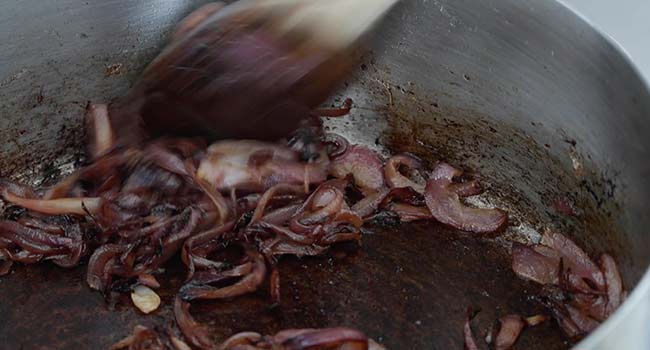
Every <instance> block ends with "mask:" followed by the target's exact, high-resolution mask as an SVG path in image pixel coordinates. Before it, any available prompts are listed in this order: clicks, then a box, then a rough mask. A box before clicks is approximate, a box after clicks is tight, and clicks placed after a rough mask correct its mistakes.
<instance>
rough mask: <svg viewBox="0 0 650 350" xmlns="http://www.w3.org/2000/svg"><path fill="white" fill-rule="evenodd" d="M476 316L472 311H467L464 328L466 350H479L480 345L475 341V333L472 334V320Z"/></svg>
mask: <svg viewBox="0 0 650 350" xmlns="http://www.w3.org/2000/svg"><path fill="white" fill-rule="evenodd" d="M474 316H476V314H475V313H473V312H472V311H471V310H468V311H467V318H466V319H465V324H464V326H463V336H464V340H465V341H464V345H463V348H464V349H465V350H478V345H477V344H476V340H475V339H474V333H473V332H472V323H471V322H472V319H473V318H474Z"/></svg>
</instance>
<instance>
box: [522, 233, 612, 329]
mask: <svg viewBox="0 0 650 350" xmlns="http://www.w3.org/2000/svg"><path fill="white" fill-rule="evenodd" d="M512 254H513V262H512V268H513V271H514V272H515V273H516V274H517V275H518V276H519V277H521V278H524V279H530V280H533V281H535V282H537V283H540V284H543V285H545V286H546V287H545V288H547V291H550V292H548V293H547V294H548V295H547V297H546V299H548V301H547V302H546V304H547V306H548V307H549V309H550V311H551V313H552V314H553V317H554V318H555V319H556V320H557V322H558V324H559V325H560V328H561V329H562V330H563V331H564V333H565V334H566V335H567V336H568V337H569V338H571V339H572V340H578V339H579V338H581V337H582V336H584V335H585V334H588V333H589V332H591V331H592V330H594V329H595V328H596V327H598V325H599V324H600V322H602V321H604V320H605V319H606V318H607V317H609V316H610V315H611V314H612V313H613V312H614V311H615V310H616V308H617V307H618V306H619V305H620V304H621V302H622V295H623V293H624V292H623V285H622V281H621V277H620V274H619V272H618V267H617V266H616V262H615V261H614V259H613V258H612V257H611V256H609V255H607V254H603V255H601V257H600V260H599V264H598V265H596V263H594V262H593V260H591V258H589V256H588V255H587V254H586V253H585V252H584V251H583V250H582V249H581V248H580V247H578V246H577V245H576V244H575V243H574V242H573V241H572V240H570V239H569V238H567V237H565V236H564V235H562V234H560V233H553V232H546V233H544V235H542V239H541V241H540V244H537V245H532V246H526V245H523V244H519V243H514V244H513V247H512Z"/></svg>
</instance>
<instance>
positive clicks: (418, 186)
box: [384, 154, 424, 193]
mask: <svg viewBox="0 0 650 350" xmlns="http://www.w3.org/2000/svg"><path fill="white" fill-rule="evenodd" d="M402 168H406V169H405V171H407V172H409V171H415V170H420V169H421V168H422V162H421V161H420V160H419V159H417V158H415V157H413V156H411V155H408V154H401V155H396V156H393V157H391V158H390V159H388V161H387V162H386V166H385V167H384V171H385V174H386V182H387V183H388V186H390V187H391V188H404V187H410V188H412V189H413V190H415V191H416V192H418V193H424V183H417V182H415V181H414V180H411V179H409V178H408V177H406V176H405V175H403V174H402Z"/></svg>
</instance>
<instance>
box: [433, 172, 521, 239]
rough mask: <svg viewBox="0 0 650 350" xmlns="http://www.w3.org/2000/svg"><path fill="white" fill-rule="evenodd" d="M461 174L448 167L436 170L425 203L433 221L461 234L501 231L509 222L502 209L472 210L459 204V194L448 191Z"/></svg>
mask: <svg viewBox="0 0 650 350" xmlns="http://www.w3.org/2000/svg"><path fill="white" fill-rule="evenodd" d="M461 174H462V172H461V171H460V170H457V169H455V168H453V167H451V166H450V165H448V164H445V163H440V164H438V165H437V166H436V168H435V169H434V171H433V174H432V176H431V178H430V179H429V181H428V182H427V186H426V188H425V194H424V197H425V201H426V203H427V207H428V208H429V210H430V211H431V214H432V215H433V217H434V218H435V219H436V220H438V221H440V222H441V223H443V224H446V225H449V226H452V227H454V228H457V229H459V230H463V231H468V232H476V233H492V232H496V231H499V230H501V229H502V228H503V227H504V226H505V224H506V222H507V219H508V215H507V214H506V212H504V211H502V210H500V209H482V208H481V209H479V208H470V207H467V206H465V205H464V204H462V203H461V202H460V199H459V196H458V194H456V193H455V192H453V191H452V190H450V189H449V186H450V185H451V184H452V180H453V178H454V177H455V176H460V175H461Z"/></svg>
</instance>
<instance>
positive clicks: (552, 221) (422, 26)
mask: <svg viewBox="0 0 650 350" xmlns="http://www.w3.org/2000/svg"><path fill="white" fill-rule="evenodd" d="M202 3H203V1H190V0H174V1H172V0H158V1H153V0H138V1H135V0H111V1H106V0H102V1H100V0H57V1H47V2H42V1H36V0H20V1H4V2H2V3H0V130H1V131H2V135H3V137H2V140H3V142H0V152H1V154H2V157H1V158H0V175H1V176H3V177H5V176H10V177H13V178H18V179H20V180H23V181H27V182H31V183H32V184H35V185H39V184H41V183H47V182H48V181H50V182H51V181H54V180H55V179H56V178H57V177H59V176H60V175H61V174H62V173H66V172H69V171H70V170H71V169H72V168H73V167H74V166H75V165H76V164H78V162H79V159H80V158H81V155H82V151H81V150H82V147H81V145H82V144H83V128H82V118H83V116H82V115H83V109H84V107H85V105H86V102H87V101H110V100H111V99H113V98H115V97H117V96H120V95H122V94H123V93H124V92H125V91H126V89H128V87H129V86H130V85H131V84H132V83H133V81H134V80H135V79H137V77H138V75H139V73H140V72H141V69H142V68H143V66H144V65H145V64H146V63H147V62H148V61H149V60H150V59H151V58H152V57H153V56H154V55H155V53H157V52H158V51H159V49H160V47H161V45H162V44H163V43H164V42H165V39H166V37H167V34H168V33H169V31H170V30H171V28H172V26H173V24H174V23H175V22H176V21H178V20H179V19H180V18H182V17H183V16H184V15H185V14H187V13H188V12H189V11H190V10H191V9H193V8H196V7H198V6H199V5H200V4H202ZM378 33H379V34H377V36H376V37H375V38H374V45H373V47H374V50H373V51H372V52H371V53H369V54H368V55H367V56H366V57H365V60H364V62H363V65H362V66H361V67H360V69H359V73H358V74H356V75H355V76H352V77H350V79H349V81H348V82H347V83H346V84H345V87H343V88H342V90H341V91H340V92H339V93H338V95H337V96H336V98H343V97H351V98H353V100H354V101H355V108H354V109H353V111H352V115H351V116H350V117H349V118H347V119H340V120H333V121H331V122H330V124H329V125H330V127H331V128H332V129H334V130H335V131H336V132H339V133H342V134H344V135H346V136H348V137H349V138H351V139H352V140H354V141H356V142H360V143H365V144H368V145H371V146H373V147H376V148H378V149H380V150H383V151H392V152H398V151H410V152H414V153H416V154H418V155H420V156H423V157H424V158H425V159H427V160H435V159H446V160H448V161H450V162H453V163H454V164H458V165H461V166H463V167H464V168H465V169H467V170H470V171H472V172H475V173H477V174H480V176H481V178H482V179H485V182H487V183H489V184H490V185H491V186H490V188H489V190H488V192H487V193H486V194H485V195H484V196H483V197H481V199H480V200H482V201H485V202H488V203H492V204H497V205H499V206H502V207H506V208H508V209H509V210H510V211H511V212H512V213H513V218H514V220H513V221H514V223H513V225H512V226H511V227H509V229H508V230H507V232H506V234H505V235H504V236H502V237H500V238H496V239H477V238H474V237H468V236H466V235H458V234H457V233H454V232H448V231H445V230H444V229H443V228H441V227H439V226H435V225H434V226H418V227H411V228H409V229H408V230H404V229H401V230H397V231H390V230H389V229H385V228H376V229H373V230H371V231H373V232H374V233H375V234H374V235H372V234H369V235H367V238H365V239H364V241H365V242H366V243H365V245H364V247H362V248H361V249H360V250H359V251H355V252H346V251H344V252H342V253H339V254H338V255H335V256H333V257H332V259H333V261H334V262H333V263H331V264H330V262H329V260H327V259H325V260H316V261H309V262H304V261H297V260H289V261H287V262H286V267H285V268H286V269H287V270H290V272H289V273H287V274H286V275H289V276H295V277H291V278H288V279H289V280H288V281H286V282H283V283H285V284H287V286H283V287H284V289H285V290H288V291H289V292H287V295H288V296H285V298H284V300H286V305H284V304H283V306H282V308H281V309H282V310H281V311H278V310H269V309H267V308H266V307H265V304H264V301H263V300H264V299H263V298H262V297H259V296H251V297H250V298H245V300H243V301H238V302H237V303H235V304H234V305H230V306H228V305H217V306H214V305H206V306H205V309H206V311H205V316H204V318H205V320H208V319H209V320H212V327H213V328H214V330H215V334H224V335H227V334H228V333H229V332H232V331H240V330H245V329H247V327H255V328H256V330H261V331H264V330H268V331H273V330H277V329H278V328H281V327H318V326H327V325H332V324H337V323H345V324H347V325H351V326H357V327H359V328H361V329H363V330H365V331H367V332H368V333H369V334H370V335H371V336H373V337H375V338H378V339H379V340H380V341H384V342H385V343H386V344H388V345H389V346H390V348H394V349H398V348H405V349H406V348H439V349H447V348H452V347H455V348H460V346H462V337H461V334H460V329H461V321H462V318H463V315H462V310H463V309H464V308H465V307H466V306H468V305H467V304H469V303H473V304H475V305H476V304H478V305H477V306H481V307H482V308H483V310H484V311H483V313H482V314H483V315H484V317H483V319H484V320H485V321H483V322H484V325H487V324H488V323H489V321H488V320H489V319H490V317H492V319H494V317H496V316H498V315H503V314H504V313H506V312H509V311H516V312H527V311H528V310H531V311H534V310H535V307H536V306H535V304H534V303H533V302H531V301H530V300H527V299H526V295H527V294H526V293H532V290H531V288H533V287H532V286H531V285H530V284H526V283H524V282H522V281H518V280H516V278H515V277H514V275H512V273H511V272H510V271H509V269H508V261H507V258H506V257H507V248H508V241H509V240H512V239H514V240H524V241H530V240H535V239H536V238H538V237H539V232H541V231H543V230H544V229H546V228H554V229H558V230H561V231H562V232H564V233H566V234H568V235H570V236H571V237H573V238H574V239H575V240H576V241H577V242H579V244H581V245H582V246H584V247H585V248H586V249H587V250H588V251H589V252H590V253H592V254H596V253H599V252H609V253H611V254H613V255H614V256H615V257H616V258H617V260H618V262H619V265H620V268H621V270H622V274H623V278H624V282H625V284H626V286H627V288H628V289H629V290H631V294H630V296H629V298H628V299H627V301H626V302H625V304H624V305H623V306H622V307H621V308H620V309H619V311H618V312H617V313H616V314H615V315H614V316H613V317H612V318H611V319H610V320H608V321H607V322H606V323H605V324H603V325H602V326H601V327H600V328H599V329H597V330H596V331H595V332H594V333H593V334H592V335H590V336H589V337H588V338H586V339H585V340H584V341H583V342H582V343H581V344H580V345H579V347H578V348H580V349H613V348H620V349H642V348H648V347H649V346H650V335H648V332H647V331H646V329H645V327H647V324H648V321H650V273H649V272H648V266H649V265H650V235H648V233H647V228H648V227H650V216H649V215H648V214H647V210H646V208H647V206H648V204H649V199H648V198H650V181H649V180H648V176H649V175H650V163H649V162H648V161H647V160H648V158H649V156H650V118H648V116H650V93H649V92H648V88H647V86H646V85H645V84H644V82H643V81H642V79H641V78H640V77H639V74H638V73H637V71H636V70H635V69H634V67H633V66H632V65H631V64H630V62H629V61H628V59H627V58H626V57H625V56H624V55H623V54H622V53H621V51H620V50H619V49H618V48H617V47H616V46H615V45H614V44H613V43H612V42H611V41H609V40H608V39H607V38H605V37H604V36H603V35H601V34H600V33H599V32H597V31H596V30H594V29H593V28H592V27H591V26H590V25H589V24H588V23H586V22H585V21H584V20H582V19H580V18H579V17H578V16H576V15H575V14H573V13H572V12H571V11H569V10H568V9H567V8H565V7H564V6H563V5H562V4H560V3H558V2H556V1H551V0H548V1H537V0H485V1H480V2H479V1H473V0H455V1H446V0H404V1H403V2H402V3H401V4H400V5H399V6H398V8H396V10H395V11H394V12H393V13H392V14H391V16H390V17H389V18H388V19H387V21H386V22H385V23H384V27H383V30H381V31H379V32H378ZM336 98H335V99H336ZM558 200H563V201H569V202H571V203H572V204H573V205H574V207H575V208H576V211H577V214H578V215H577V217H567V216H564V215H560V214H558V212H557V211H556V210H554V205H553V204H554V203H556V202H557V201H558ZM388 231H390V232H388ZM405 232H409V233H408V234H409V236H406V234H407V233H405ZM448 237H452V238H453V239H451V238H449V239H448ZM454 242H456V243H454ZM479 250H480V251H481V252H483V254H476V251H479ZM468 251H471V252H472V253H467V252H468ZM305 263H306V264H316V265H320V269H321V270H322V271H323V272H319V273H317V274H316V276H311V275H306V274H305V272H301V269H302V267H301V266H302V265H303V264H305ZM409 266H421V267H422V268H420V269H416V270H417V271H414V270H412V269H409ZM82 272H83V269H76V270H73V271H62V270H61V269H57V268H54V267H51V266H49V265H44V266H40V267H35V268H34V267H29V268H19V269H17V271H16V272H15V273H13V274H12V275H11V276H9V277H8V278H4V279H1V280H0V297H1V300H2V301H1V302H0V314H1V315H3V317H1V318H0V343H1V344H5V345H3V346H4V347H7V348H19V347H20V346H23V347H24V348H30V349H51V348H66V349H82V348H96V347H102V346H104V347H105V346H106V345H107V344H111V342H113V341H116V340H117V339H119V338H120V337H122V336H124V335H126V334H127V333H128V332H129V331H130V329H131V327H132V325H134V324H136V323H138V322H147V320H148V319H147V318H144V317H141V316H139V315H137V314H135V312H134V311H133V310H131V308H128V307H123V308H120V307H118V310H116V311H110V310H108V309H107V307H106V306H105V304H104V303H103V300H102V299H101V296H99V295H97V294H96V293H92V292H90V290H88V288H87V287H86V286H85V285H84V283H83V282H82V278H81V276H82ZM373 281H377V282H373ZM172 282H173V281H172ZM330 282H331V283H330ZM373 283H375V284H373ZM163 297H168V296H165V295H163ZM301 298H302V299H301ZM260 310H261V311H260ZM168 313H169V311H168V309H163V310H162V311H161V312H160V314H159V315H158V316H157V317H159V318H164V317H169V315H168ZM154 319H155V317H154ZM149 320H150V319H149ZM553 327H554V325H552V324H550V325H547V326H544V327H541V328H540V329H539V330H530V331H527V332H526V333H525V334H524V336H523V337H522V339H520V343H519V344H518V345H519V346H521V347H524V348H540V349H541V348H544V349H549V348H564V347H566V344H564V343H563V341H562V339H561V338H560V337H559V336H558V335H557V334H558V330H557V328H553Z"/></svg>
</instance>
